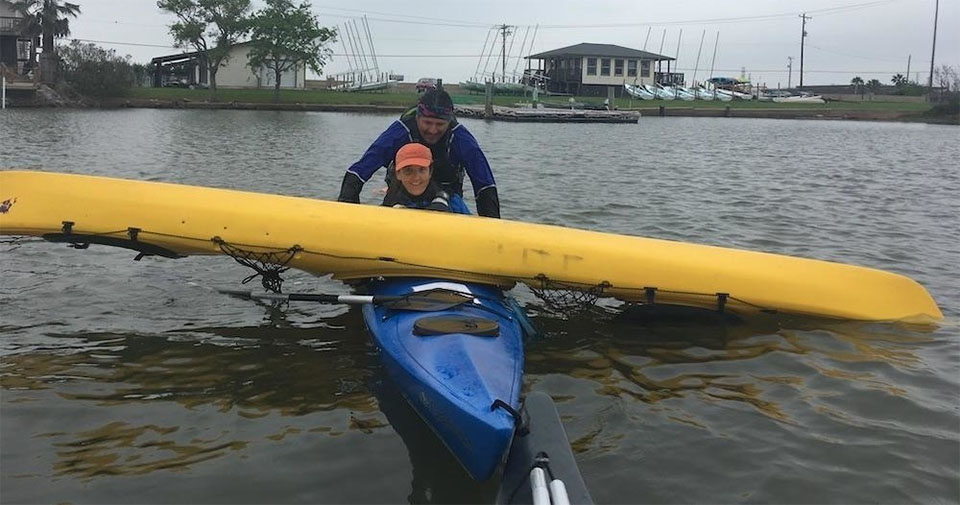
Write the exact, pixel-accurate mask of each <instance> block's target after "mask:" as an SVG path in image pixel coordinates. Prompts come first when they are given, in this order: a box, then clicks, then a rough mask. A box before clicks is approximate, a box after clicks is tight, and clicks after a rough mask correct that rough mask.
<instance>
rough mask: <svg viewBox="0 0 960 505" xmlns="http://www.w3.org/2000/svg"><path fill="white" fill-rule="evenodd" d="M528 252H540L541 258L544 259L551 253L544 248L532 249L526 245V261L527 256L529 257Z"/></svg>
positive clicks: (525, 260) (524, 255) (524, 260)
mask: <svg viewBox="0 0 960 505" xmlns="http://www.w3.org/2000/svg"><path fill="white" fill-rule="evenodd" d="M527 253H535V254H538V255H539V256H540V258H541V259H544V258H545V257H547V256H550V253H549V252H547V251H544V250H543V249H530V248H527V247H524V248H523V262H524V263H526V262H527V257H528V254H527Z"/></svg>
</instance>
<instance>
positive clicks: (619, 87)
mask: <svg viewBox="0 0 960 505" xmlns="http://www.w3.org/2000/svg"><path fill="white" fill-rule="evenodd" d="M526 58H527V60H529V63H528V66H529V67H530V68H529V69H528V70H527V75H528V76H535V77H534V78H535V79H536V80H545V81H546V87H547V91H550V92H554V93H570V94H574V95H581V96H607V93H608V89H609V88H613V89H614V93H615V95H616V96H621V94H622V93H623V84H624V83H629V84H654V83H662V84H672V83H674V82H683V74H677V73H673V72H670V62H672V61H673V60H674V58H671V57H669V56H663V55H660V54H655V53H650V52H647V51H641V50H639V49H631V48H629V47H623V46H617V45H613V44H588V43H581V44H576V45H573V46H568V47H562V48H560V49H554V50H552V51H546V52H543V53H539V54H534V55H530V56H527V57H526ZM534 61H536V65H535V66H534V63H533V62H534ZM664 62H666V64H667V70H666V72H663V71H662V70H663V69H662V67H663V63H664ZM544 77H545V78H546V79H544Z"/></svg>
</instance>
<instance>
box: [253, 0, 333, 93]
mask: <svg viewBox="0 0 960 505" xmlns="http://www.w3.org/2000/svg"><path fill="white" fill-rule="evenodd" d="M266 3H267V6H266V7H265V8H263V9H261V10H260V11H258V12H257V13H256V14H255V15H254V16H253V17H252V18H251V20H250V26H251V29H252V33H251V42H250V43H251V49H250V53H249V57H248V65H249V67H250V68H251V69H252V70H253V71H254V72H258V71H259V69H260V68H261V67H266V68H267V69H268V70H271V71H273V75H274V80H273V101H274V102H279V101H280V79H281V78H282V76H283V73H284V72H287V71H289V70H291V69H296V68H297V67H298V66H299V65H305V66H307V67H309V68H310V69H311V70H313V71H314V72H316V73H318V74H319V73H320V72H321V70H322V69H323V64H324V63H325V61H326V59H327V58H328V57H329V56H330V55H331V51H330V49H329V48H327V47H325V46H326V43H327V42H329V41H334V40H336V36H337V32H336V30H335V29H334V30H331V29H329V28H322V27H321V26H320V23H319V21H318V20H317V17H316V16H315V15H314V14H313V12H311V10H310V4H309V3H306V2H304V3H302V4H300V5H299V6H294V4H293V1H292V0H266Z"/></svg>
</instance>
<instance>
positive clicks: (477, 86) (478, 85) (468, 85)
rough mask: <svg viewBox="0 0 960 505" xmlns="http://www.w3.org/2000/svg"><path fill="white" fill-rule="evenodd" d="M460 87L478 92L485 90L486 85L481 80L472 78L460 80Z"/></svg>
mask: <svg viewBox="0 0 960 505" xmlns="http://www.w3.org/2000/svg"><path fill="white" fill-rule="evenodd" d="M460 89H463V90H466V91H476V92H478V93H483V92H485V91H486V90H487V85H486V84H484V83H482V82H477V81H473V80H468V81H461V82H460Z"/></svg>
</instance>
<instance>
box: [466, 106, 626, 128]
mask: <svg viewBox="0 0 960 505" xmlns="http://www.w3.org/2000/svg"><path fill="white" fill-rule="evenodd" d="M456 114H457V116H458V117H475V118H480V119H492V120H495V121H514V122H525V123H621V124H625V123H630V124H636V123H637V121H639V120H640V113H639V112H637V111H618V110H588V109H535V108H533V107H499V106H493V107H492V111H491V110H486V107H484V106H482V105H458V106H457V107H456Z"/></svg>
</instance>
